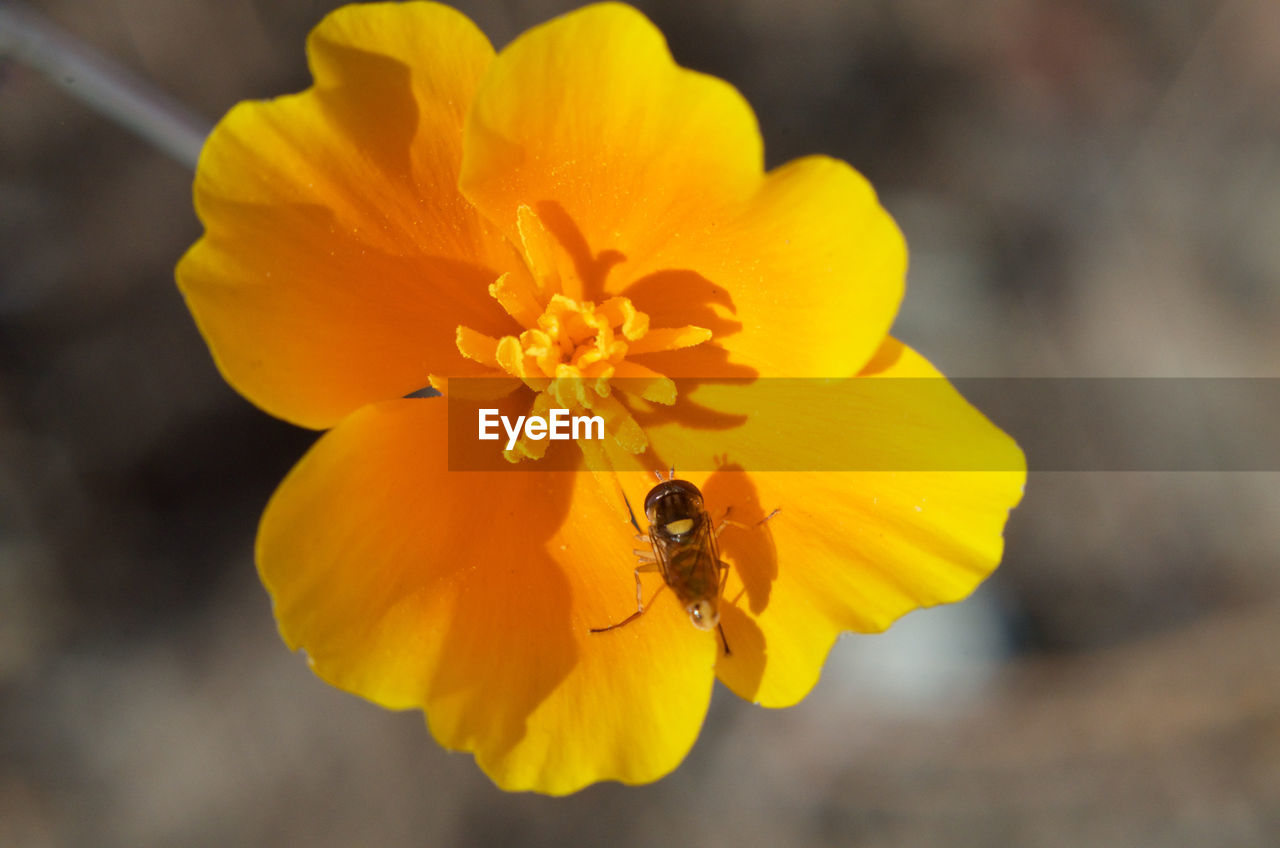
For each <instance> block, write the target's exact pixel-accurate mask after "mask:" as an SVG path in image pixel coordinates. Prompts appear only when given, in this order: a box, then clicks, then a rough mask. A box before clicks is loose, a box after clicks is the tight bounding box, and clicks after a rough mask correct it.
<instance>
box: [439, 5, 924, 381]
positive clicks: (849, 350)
mask: <svg viewBox="0 0 1280 848" xmlns="http://www.w3.org/2000/svg"><path fill="white" fill-rule="evenodd" d="M460 184H461V186H462V190H463V192H464V193H465V194H466V196H467V197H468V198H470V199H471V200H472V201H473V202H474V203H475V204H476V206H477V208H479V209H480V210H481V211H482V212H484V214H485V215H487V216H488V217H489V218H490V220H491V221H493V222H494V223H495V225H497V226H499V227H502V228H503V229H504V230H505V231H506V232H508V234H509V236H511V237H513V238H514V237H515V236H514V232H515V227H516V221H517V215H518V210H519V208H520V207H521V206H522V205H528V206H531V207H532V208H534V209H535V210H536V211H537V213H538V215H539V216H540V217H541V219H542V220H543V221H544V222H545V223H546V224H547V226H548V229H549V230H550V231H551V232H552V233H553V234H554V235H555V236H556V237H557V238H558V239H559V240H560V242H561V244H562V245H563V247H564V248H565V249H567V250H569V251H570V252H571V253H573V254H574V256H575V260H576V263H577V265H578V267H579V270H580V276H581V277H582V279H583V284H584V288H585V290H586V291H585V294H586V296H587V297H588V298H591V299H595V300H600V299H603V298H604V297H606V296H608V295H609V294H618V293H621V294H625V295H627V296H628V297H630V298H631V299H632V300H633V301H634V302H635V304H636V306H637V308H639V309H640V310H642V311H644V312H647V313H649V315H650V316H651V317H652V319H653V321H654V324H655V326H679V325H683V324H694V325H697V326H701V327H707V328H709V329H711V330H712V331H713V333H714V334H715V337H716V343H717V344H719V345H721V346H722V347H723V348H724V349H725V350H727V351H728V352H729V354H730V359H731V361H732V362H734V363H738V364H741V365H744V366H746V367H749V368H751V369H753V370H754V371H756V372H757V373H759V374H765V375H773V376H778V375H786V376H814V375H830V374H848V373H852V372H854V371H856V370H857V369H858V368H860V367H861V366H862V365H863V363H865V362H866V361H867V359H868V358H870V356H871V355H872V353H873V352H874V351H875V349H876V347H877V346H878V345H879V343H880V341H881V340H882V339H883V338H884V336H885V334H886V333H887V332H888V328H889V325H890V323H891V321H892V318H893V315H894V313H895V312H896V310H897V307H898V303H899V301H900V300H901V296H902V290H903V277H904V273H905V267H906V249H905V246H904V242H903V240H902V237H901V234H900V233H899V232H898V230H897V227H896V226H895V225H894V223H893V221H892V219H890V218H889V216H888V214H887V213H886V212H885V211H884V210H883V209H882V208H881V207H880V206H879V204H878V202H877V201H876V197H875V194H874V192H873V191H872V190H871V188H870V187H869V186H868V184H867V182H866V180H864V179H863V178H862V177H861V176H860V175H859V174H857V172H855V171H854V170H853V169H852V168H850V167H849V166H848V165H845V164H844V163H842V162H838V161H836V160H833V159H827V158H824V157H810V158H807V159H802V160H799V161H796V162H793V163H791V164H789V165H786V166H784V167H782V168H779V169H777V170H776V171H774V172H772V173H770V174H768V175H766V174H765V173H764V170H763V152H762V144H761V140H760V134H759V130H758V128H757V125H756V121H755V117H754V115H753V114H752V112H751V108H750V106H749V105H748V104H747V102H746V101H745V100H744V99H743V98H742V96H741V95H740V94H739V93H738V92H737V91H736V90H734V88H733V87H732V86H730V85H728V84H727V83H725V82H724V81H722V80H718V79H715V78H713V77H709V76H706V75H703V74H699V73H695V72H693V71H688V70H685V69H682V68H680V67H679V66H677V65H676V64H675V62H674V61H673V60H672V58H671V55H670V53H669V51H668V50H667V46H666V44H665V42H664V40H663V37H662V34H661V33H660V32H659V31H658V30H657V29H656V28H655V27H654V26H653V25H652V24H651V23H650V22H649V21H648V20H646V19H645V18H644V16H643V15H641V14H640V13H639V12H637V11H635V10H634V9H631V8H629V7H627V6H622V5H617V4H602V5H597V6H590V7H587V8H586V9H582V10H580V11H577V12H573V13H570V14H568V15H565V16H564V17H561V18H558V19H556V20H554V21H551V22H550V23H547V24H545V25H543V26H541V27H536V28H534V29H532V30H530V31H529V32H527V33H525V34H524V35H522V36H521V37H520V38H518V39H516V40H515V41H514V42H513V43H512V44H511V45H510V46H508V47H507V48H506V49H504V50H503V51H502V52H501V53H500V54H499V55H498V57H497V59H496V60H495V61H494V63H493V65H492V67H491V68H490V71H489V73H488V74H487V75H486V77H485V79H484V81H483V82H482V84H481V85H480V87H479V89H478V90H477V92H476V100H475V104H474V106H473V108H472V112H471V115H470V117H469V119H468V124H467V130H466V138H465V149H464V154H463V167H462V175H461V183H460ZM606 256H608V257H611V258H610V260H609V261H607V262H606V261H602V260H603V257H606ZM713 306H716V307H717V308H716V309H713V308H712V307H713ZM725 306H728V307H730V309H731V310H732V312H733V320H730V319H729V318H727V317H726V316H725V315H724V313H723V311H722V310H723V307H725ZM738 330H741V332H737V331H738ZM672 359H675V357H673V358H672ZM691 361H695V362H696V367H698V368H705V367H706V366H707V364H708V361H707V360H706V358H705V357H695V358H693V360H691ZM655 370H658V371H660V372H662V373H665V374H668V375H669V376H685V375H686V373H687V372H685V371H682V370H680V369H678V368H674V367H668V366H667V364H666V360H664V365H663V367H657V366H655ZM698 376H711V375H710V374H707V373H701V374H698Z"/></svg>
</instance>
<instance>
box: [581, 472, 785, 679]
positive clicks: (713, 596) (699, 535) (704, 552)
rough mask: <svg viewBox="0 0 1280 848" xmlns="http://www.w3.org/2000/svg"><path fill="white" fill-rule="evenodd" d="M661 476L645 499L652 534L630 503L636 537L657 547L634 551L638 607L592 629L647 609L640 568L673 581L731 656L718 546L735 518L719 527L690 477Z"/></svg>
mask: <svg viewBox="0 0 1280 848" xmlns="http://www.w3.org/2000/svg"><path fill="white" fill-rule="evenodd" d="M658 481H659V482H658V485H656V486H654V487H653V488H652V489H650V490H649V494H648V495H647V496H645V499H644V517H645V518H646V519H648V521H649V532H648V533H643V532H641V530H640V525H639V524H638V523H636V516H635V513H634V512H632V510H631V503H630V502H627V512H628V513H629V514H630V515H631V525H632V526H633V527H635V528H636V539H637V540H638V541H642V542H648V543H649V544H650V546H651V548H652V550H651V551H646V550H642V549H637V550H636V551H635V554H636V558H637V559H638V560H639V561H640V564H639V565H637V566H636V569H635V578H636V611H635V612H633V613H632V614H631V615H629V616H627V617H626V618H624V619H623V620H622V621H619V622H618V623H617V624H611V625H609V626H608V627H593V628H591V632H592V633H604V632H605V631H607V630H615V629H617V628H619V627H622V626H624V625H627V624H630V623H631V622H632V621H635V620H636V619H637V618H639V617H640V616H641V615H642V614H643V613H644V611H645V606H644V597H643V595H642V589H641V586H640V573H641V572H654V571H659V572H661V573H662V580H663V582H664V584H665V585H667V586H670V587H671V591H673V592H675V593H676V597H677V598H679V599H680V604H681V605H682V606H683V607H684V609H685V612H687V613H688V614H689V621H691V622H692V623H693V626H694V627H696V628H698V629H699V630H711V629H712V628H715V629H717V630H719V631H720V641H721V643H722V644H723V645H724V652H725V654H726V655H728V654H729V653H730V651H729V640H728V639H726V638H725V635H724V628H723V627H722V626H721V625H720V609H719V602H720V594H721V592H722V591H723V589H724V580H725V578H726V577H728V575H729V566H728V565H727V564H726V563H724V562H721V561H720V551H719V549H718V548H717V546H716V538H717V537H718V536H719V535H720V531H721V530H722V529H723V528H724V526H725V525H726V524H728V523H730V522H729V520H728V517H727V515H726V517H725V519H724V521H722V522H720V525H719V526H718V527H713V526H712V525H711V516H709V515H708V514H707V510H706V508H705V507H704V506H703V503H702V492H700V491H698V487H697V486H695V485H693V484H692V483H690V482H689V481H688V480H677V479H676V474H675V470H674V469H672V471H671V476H670V477H668V478H667V479H665V480H663V479H662V474H661V473H660V472H659V473H658ZM623 500H624V501H626V495H623ZM770 517H772V516H770ZM658 591H662V590H661V589H659V590H658ZM654 597H657V596H656V595H655V596H654Z"/></svg>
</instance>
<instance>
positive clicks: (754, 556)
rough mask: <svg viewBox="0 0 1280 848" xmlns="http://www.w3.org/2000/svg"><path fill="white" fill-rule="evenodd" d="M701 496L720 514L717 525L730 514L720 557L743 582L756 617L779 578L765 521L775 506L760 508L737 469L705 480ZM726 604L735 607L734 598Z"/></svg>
mask: <svg viewBox="0 0 1280 848" xmlns="http://www.w3.org/2000/svg"><path fill="white" fill-rule="evenodd" d="M702 494H703V496H704V497H705V498H706V502H707V504H708V506H709V508H710V509H713V510H720V512H719V513H715V512H713V514H712V518H713V519H715V520H717V521H719V520H720V519H721V518H722V517H723V516H724V512H723V511H724V510H729V515H728V519H729V521H730V522H732V523H730V524H728V525H727V526H726V527H725V528H724V530H723V532H721V534H720V538H719V540H718V542H719V546H720V555H721V558H723V559H726V560H727V561H729V562H730V563H732V565H733V569H734V571H735V572H736V573H737V575H738V578H739V579H740V580H741V581H742V591H744V592H745V593H746V596H747V604H748V607H749V609H750V610H751V612H752V614H759V613H760V612H762V611H763V610H764V608H765V607H767V606H768V605H769V589H770V587H771V586H772V585H773V581H774V580H775V579H776V578H777V576H778V552H777V549H776V548H775V546H774V544H773V533H772V531H771V530H770V529H769V521H766V517H767V516H768V515H769V514H770V513H771V512H773V510H774V509H776V508H777V506H778V505H777V504H774V505H772V506H767V505H762V504H761V503H760V496H759V493H758V492H757V491H756V487H755V484H754V483H752V482H751V477H750V475H748V474H747V473H746V472H745V471H744V470H743V469H742V467H741V466H737V465H726V466H723V467H721V468H720V469H719V470H717V471H716V472H715V473H713V474H712V475H711V476H710V477H708V478H707V481H706V482H705V483H704V484H703V486H702ZM779 515H782V513H779ZM777 517H778V516H775V518H777ZM761 522H764V523H761ZM729 600H730V601H732V602H733V604H734V606H737V602H738V599H737V598H734V597H732V596H731V597H730V598H729Z"/></svg>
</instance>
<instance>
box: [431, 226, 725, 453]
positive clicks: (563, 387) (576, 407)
mask: <svg viewBox="0 0 1280 848" xmlns="http://www.w3.org/2000/svg"><path fill="white" fill-rule="evenodd" d="M516 223H517V229H518V231H519V233H520V241H521V245H520V247H521V252H522V254H523V256H524V261H525V265H526V267H527V269H528V273H527V274H524V273H515V272H513V273H507V274H503V275H502V276H501V277H499V278H498V279H497V280H496V281H495V282H494V283H493V284H492V285H490V286H489V294H490V295H491V296H492V297H493V298H494V299H495V300H497V301H498V303H499V304H501V306H502V308H503V309H504V310H506V312H507V314H508V315H510V316H511V317H512V318H513V319H515V321H516V323H518V324H519V325H520V326H522V327H524V330H523V331H522V332H520V333H519V334H518V335H508V336H503V337H502V338H499V339H495V338H493V337H491V336H486V335H484V334H483V333H479V332H477V331H475V330H473V329H471V328H469V327H464V326H459V327H458V330H457V337H456V341H457V345H458V350H459V351H460V352H461V353H462V355H463V356H465V357H467V358H468V359H471V360H474V361H476V362H479V363H481V364H483V365H488V366H490V367H491V368H494V369H495V371H498V372H502V373H504V374H507V375H509V376H512V377H516V378H518V379H519V380H521V381H522V382H523V383H524V384H525V385H526V386H528V387H529V388H530V389H532V390H533V391H534V392H535V393H536V397H535V398H534V402H533V409H532V414H535V415H545V414H546V413H547V411H548V410H550V409H552V408H557V409H568V410H569V411H570V412H571V413H590V414H593V415H600V416H602V417H603V418H604V420H605V432H606V433H607V434H609V436H610V437H612V438H613V439H614V440H615V441H617V443H618V444H619V445H620V446H621V447H622V448H624V449H625V450H627V451H628V452H630V453H641V452H642V451H644V449H645V448H646V446H647V445H648V439H647V438H646V437H645V435H644V432H643V431H642V430H641V429H640V427H639V425H638V424H636V422H635V419H634V418H632V416H631V413H630V412H629V411H628V409H627V407H626V406H625V405H623V403H622V402H621V401H619V400H618V398H617V397H615V396H614V394H613V391H612V382H611V381H613V380H614V379H621V380H624V382H621V383H619V384H618V387H619V388H620V389H621V390H622V392H623V393H624V394H627V395H630V396H633V397H635V398H640V399H643V400H645V401H649V402H652V403H660V404H667V405H670V404H672V403H675V400H676V385H675V383H674V382H673V381H672V380H671V379H670V378H668V377H666V376H664V375H662V374H659V373H657V372H656V371H653V370H652V369H650V368H646V367H645V366H644V365H641V364H639V363H637V362H633V361H629V360H628V358H627V357H628V354H639V353H654V352H657V351H666V350H678V349H680V348H686V347H693V346H694V345H699V344H702V343H703V342H705V341H708V340H710V338H711V331H710V330H708V329H705V328H703V327H694V326H685V327H668V328H662V329H650V327H649V316H648V315H646V314H645V313H643V312H641V311H639V310H638V309H636V308H635V306H634V305H633V304H632V303H631V301H630V300H629V299H627V298H625V297H611V298H609V299H608V300H605V301H603V302H601V303H595V302H592V301H589V300H585V299H583V298H582V297H581V295H580V293H581V292H582V291H583V289H584V286H583V284H582V280H581V278H580V277H579V274H578V270H577V268H576V266H575V263H574V261H573V257H572V256H570V255H569V254H568V252H567V251H566V250H565V249H564V247H563V245H561V244H560V242H559V241H558V240H557V239H556V238H555V236H554V235H553V234H552V233H551V232H550V231H549V230H548V229H547V227H546V226H545V225H544V223H543V222H542V220H541V219H540V218H539V217H538V214H537V213H536V212H535V211H534V210H533V209H532V208H530V207H528V206H521V207H520V209H519V212H518V215H517V221H516ZM546 448H547V442H546V441H545V440H536V441H530V440H528V439H524V438H522V439H521V440H520V441H519V442H518V443H517V444H516V446H515V447H514V448H513V449H512V450H511V451H508V452H507V454H508V459H511V460H512V461H516V460H519V459H521V458H524V457H530V458H534V459H536V458H538V457H541V456H542V455H543V453H545V451H546Z"/></svg>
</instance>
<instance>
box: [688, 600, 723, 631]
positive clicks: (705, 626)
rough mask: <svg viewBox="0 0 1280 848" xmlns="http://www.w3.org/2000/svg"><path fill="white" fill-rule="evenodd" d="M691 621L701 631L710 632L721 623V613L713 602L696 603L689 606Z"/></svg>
mask: <svg viewBox="0 0 1280 848" xmlns="http://www.w3.org/2000/svg"><path fill="white" fill-rule="evenodd" d="M688 610H689V620H690V621H692V622H693V626H694V627H696V628H698V629H699V630H710V629H712V628H713V627H715V626H716V625H717V624H719V623H720V611H719V610H717V609H716V606H715V604H713V603H711V601H705V600H703V601H694V602H693V603H691V604H689V606H688Z"/></svg>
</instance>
